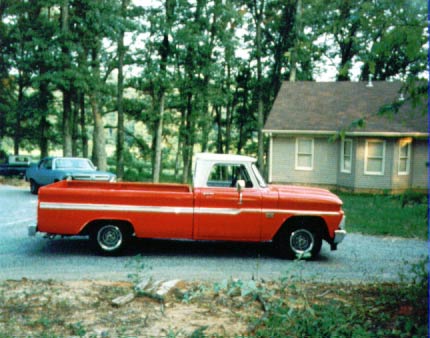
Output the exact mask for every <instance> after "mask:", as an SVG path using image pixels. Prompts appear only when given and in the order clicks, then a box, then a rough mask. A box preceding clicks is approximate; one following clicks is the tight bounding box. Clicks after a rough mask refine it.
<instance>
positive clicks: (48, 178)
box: [25, 157, 116, 195]
mask: <svg viewBox="0 0 430 338" xmlns="http://www.w3.org/2000/svg"><path fill="white" fill-rule="evenodd" d="M25 178H26V180H27V181H29V182H30V191H31V193H32V194H35V195H36V194H37V193H38V191H39V188H40V187H41V186H44V185H47V184H51V183H54V182H58V181H61V180H84V181H107V182H115V181H116V175H115V174H112V173H110V172H106V171H100V170H97V168H96V167H95V166H94V164H93V163H92V162H91V161H90V160H89V159H87V158H76V157H47V158H44V159H43V160H41V161H39V163H38V164H37V165H32V166H31V167H30V168H28V169H27V170H26V172H25Z"/></svg>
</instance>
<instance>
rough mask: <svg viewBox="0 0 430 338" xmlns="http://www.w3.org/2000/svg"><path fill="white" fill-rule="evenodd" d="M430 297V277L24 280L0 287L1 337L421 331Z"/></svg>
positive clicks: (341, 334)
mask: <svg viewBox="0 0 430 338" xmlns="http://www.w3.org/2000/svg"><path fill="white" fill-rule="evenodd" d="M166 286H168V288H167V287H166ZM424 295H427V284H426V283H412V284H402V285H400V284H399V285H397V284H375V285H347V284H346V285H339V284H322V283H307V282H303V281H300V282H297V281H295V280H294V279H291V280H290V279H288V280H287V279H286V280H280V281H276V282H275V281H270V282H264V281H260V282H255V281H253V280H249V281H242V280H234V279H228V280H224V281H221V282H217V283H202V282H184V281H176V280H175V281H155V282H153V281H152V280H151V279H149V280H146V281H142V282H140V283H139V284H136V283H131V282H102V281H74V282H57V281H32V280H27V279H23V280H21V281H7V282H4V283H2V284H0V304H1V307H0V337H21V336H23V337H36V336H37V337H100V338H105V337H115V338H116V337H172V338H173V337H194V338H197V337H237V336H256V337H284V336H288V337H290V336H291V337H302V336H303V337H304V336H306V337H314V336H339V337H345V336H363V333H367V334H365V336H367V335H370V336H373V335H375V336H417V337H425V336H427V334H428V331H427V323H428V311H427V305H428V304H427V298H426V297H425V296H424Z"/></svg>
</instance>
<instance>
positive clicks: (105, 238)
mask: <svg viewBox="0 0 430 338" xmlns="http://www.w3.org/2000/svg"><path fill="white" fill-rule="evenodd" d="M130 237H131V234H130V231H128V229H127V227H125V226H124V225H122V224H117V223H115V222H109V223H104V224H101V225H99V226H98V227H97V228H95V230H94V231H93V232H92V234H91V237H90V238H91V241H92V242H93V245H94V246H95V248H96V249H97V250H98V251H99V252H101V253H102V254H105V255H116V254H118V253H120V252H121V251H122V250H123V249H124V247H125V246H126V244H127V243H128V241H129V239H130Z"/></svg>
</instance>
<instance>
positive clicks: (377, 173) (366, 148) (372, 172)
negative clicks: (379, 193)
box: [364, 139, 387, 176]
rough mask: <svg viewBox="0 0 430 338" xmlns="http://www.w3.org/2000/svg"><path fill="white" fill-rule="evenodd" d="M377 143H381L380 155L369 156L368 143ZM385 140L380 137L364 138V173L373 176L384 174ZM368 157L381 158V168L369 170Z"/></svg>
mask: <svg viewBox="0 0 430 338" xmlns="http://www.w3.org/2000/svg"><path fill="white" fill-rule="evenodd" d="M370 143H379V144H382V157H376V156H373V157H371V158H370V157H369V144H370ZM386 143H387V142H386V141H385V140H380V139H368V140H366V145H365V151H364V174H365V175H373V176H383V175H385V157H386V156H385V155H386ZM369 159H381V170H380V171H370V170H369V169H368V163H369Z"/></svg>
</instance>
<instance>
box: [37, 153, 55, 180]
mask: <svg viewBox="0 0 430 338" xmlns="http://www.w3.org/2000/svg"><path fill="white" fill-rule="evenodd" d="M52 162H53V161H52V158H48V159H45V160H43V161H42V162H41V163H40V164H39V169H38V176H39V177H38V179H36V181H37V183H38V184H40V185H47V184H50V183H52V182H53V181H54V180H53V178H52Z"/></svg>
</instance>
